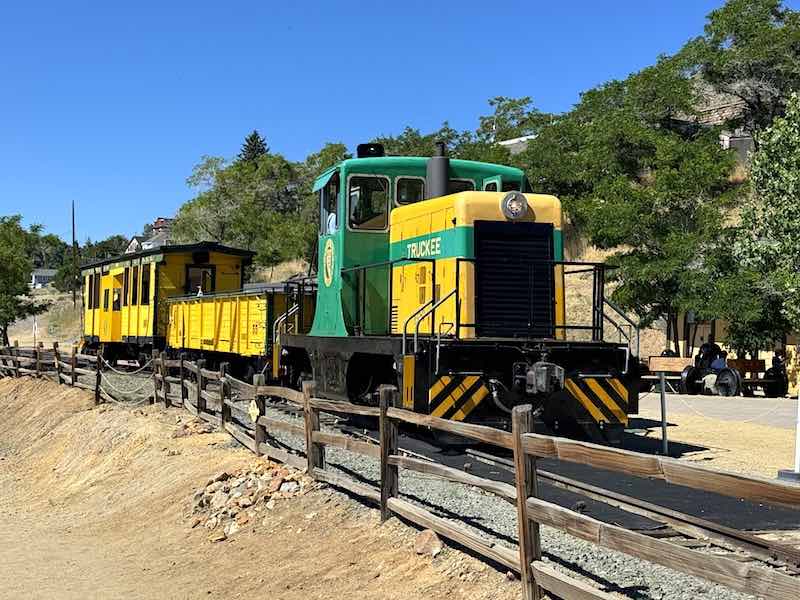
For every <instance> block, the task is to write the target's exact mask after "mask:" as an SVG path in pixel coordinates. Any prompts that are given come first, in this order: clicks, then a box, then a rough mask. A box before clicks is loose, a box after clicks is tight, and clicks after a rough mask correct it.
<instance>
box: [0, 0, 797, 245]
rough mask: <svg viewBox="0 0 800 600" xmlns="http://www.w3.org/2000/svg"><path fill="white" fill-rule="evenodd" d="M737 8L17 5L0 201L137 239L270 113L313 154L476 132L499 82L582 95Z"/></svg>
mask: <svg viewBox="0 0 800 600" xmlns="http://www.w3.org/2000/svg"><path fill="white" fill-rule="evenodd" d="M719 4H721V0H720V1H718V2H713V1H706V0H670V1H669V2H664V1H663V0H661V1H656V0H653V1H645V0H638V1H634V0H615V1H614V2H596V1H589V0H587V1H578V0H571V1H570V0H565V1H562V2H549V1H539V2H535V1H532V0H530V1H522V0H520V1H516V2H512V1H505V0H494V1H493V2H486V1H481V2H473V1H471V0H470V1H465V0H460V1H458V2H455V1H454V2H444V1H436V0H426V1H421V2H419V1H416V0H405V1H403V2H380V1H373V2H366V1H365V2H352V1H348V2H321V1H320V2H308V1H303V0H294V1H291V2H284V1H280V2H268V1H253V2H237V1H229V2H224V3H223V2H213V3H211V2H206V1H204V0H195V1H193V2H178V1H174V2H165V1H163V0H162V1H160V2H149V1H139V2H125V3H121V2H107V1H106V2H81V1H77V0H76V1H72V2H56V1H52V2H7V3H4V6H3V10H2V17H0V214H13V213H22V214H23V215H24V217H25V221H26V222H27V223H34V222H36V223H42V224H44V225H45V226H46V228H47V230H48V231H51V232H54V233H56V234H58V235H60V236H62V237H63V238H65V239H67V238H68V236H69V202H70V200H72V199H75V201H76V203H77V207H78V209H77V210H78V232H79V238H80V239H82V240H83V239H85V238H86V237H87V236H90V237H91V238H92V239H99V238H102V237H105V236H107V235H110V234H112V233H122V234H125V235H132V234H134V233H136V232H137V231H138V230H139V229H140V228H141V226H142V225H143V224H144V223H145V222H147V221H152V220H153V218H155V217H156V216H169V215H172V214H173V213H174V212H175V210H176V209H177V208H178V206H180V204H181V203H182V202H183V201H185V200H186V199H188V198H190V197H191V190H189V189H188V188H187V187H186V184H185V179H186V177H187V175H189V173H190V172H191V169H192V166H193V165H194V164H195V163H196V162H198V160H199V159H200V157H201V156H202V155H204V154H209V155H220V156H233V155H235V154H236V153H237V152H238V150H239V146H240V144H241V141H242V139H243V138H244V136H245V135H246V134H247V133H248V132H249V131H251V130H252V129H254V128H256V129H258V130H259V131H260V132H261V133H262V134H263V135H264V136H265V137H266V138H267V141H268V143H269V145H270V147H271V148H272V150H273V151H277V152H281V153H283V154H284V155H286V156H287V157H288V158H290V159H294V160H301V159H303V158H304V157H305V156H306V155H307V154H309V153H310V152H313V151H315V150H317V149H318V148H319V147H320V146H321V145H322V144H323V143H325V142H326V141H343V142H345V143H346V144H347V145H348V146H350V147H354V146H355V145H356V144H357V143H359V142H361V141H366V140H368V139H369V138H371V137H372V136H374V135H376V134H382V133H396V132H398V131H400V130H401V129H402V128H403V127H404V126H405V125H407V124H410V125H412V126H414V127H418V128H421V129H422V130H424V131H425V130H430V129H433V128H436V127H438V126H439V125H440V124H441V123H442V121H444V120H449V121H450V124H451V125H452V126H454V127H456V128H458V129H464V128H470V129H472V128H474V127H475V126H476V125H477V123H476V121H477V117H478V115H480V114H485V113H487V112H488V108H487V105H486V101H487V99H488V98H491V97H494V96H498V95H504V96H515V97H516V96H525V95H529V96H532V97H533V99H534V102H535V104H536V105H537V106H538V107H539V108H541V109H542V110H546V111H563V110H567V109H569V108H570V106H571V105H572V104H573V103H574V102H575V101H576V100H577V99H578V95H579V93H580V92H581V91H582V90H585V89H587V88H590V87H592V86H594V85H597V84H599V83H602V82H603V81H606V80H608V79H612V78H618V77H624V76H625V75H627V74H628V73H630V72H631V71H634V70H637V69H640V68H642V67H644V66H646V65H648V64H651V63H653V62H654V60H655V58H656V56H657V55H659V54H661V53H672V52H674V51H675V50H677V49H678V48H679V47H680V46H681V45H682V44H683V42H684V41H686V40H687V39H688V38H690V37H693V36H695V35H698V34H699V33H701V31H702V27H703V24H704V16H705V15H706V14H707V13H708V12H709V11H710V10H712V9H713V8H715V7H716V6H718V5H719ZM791 4H793V5H794V2H792V3H791Z"/></svg>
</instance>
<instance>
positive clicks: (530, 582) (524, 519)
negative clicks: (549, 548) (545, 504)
mask: <svg viewBox="0 0 800 600" xmlns="http://www.w3.org/2000/svg"><path fill="white" fill-rule="evenodd" d="M531 431H533V407H532V406H531V405H530V404H526V405H525V406H515V407H514V410H513V411H512V412H511V432H512V434H513V437H514V472H515V476H514V479H515V482H516V486H517V531H518V532H519V572H520V579H521V581H522V598H523V600H539V597H540V591H539V586H538V585H536V580H535V579H534V577H533V570H532V569H531V563H532V562H533V561H535V560H541V557H542V550H541V545H540V541H539V524H538V523H534V522H533V521H531V520H530V519H528V503H527V500H528V497H530V496H534V497H537V496H538V495H539V488H538V483H537V481H536V459H535V458H534V457H532V456H529V455H527V454H525V450H524V449H523V448H522V434H524V433H530V432H531Z"/></svg>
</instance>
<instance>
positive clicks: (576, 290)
mask: <svg viewBox="0 0 800 600" xmlns="http://www.w3.org/2000/svg"><path fill="white" fill-rule="evenodd" d="M610 255H611V252H610V251H608V250H600V249H598V248H595V247H594V246H585V247H584V248H583V250H582V252H581V254H580V255H578V256H576V257H575V258H574V259H572V260H575V261H583V262H604V261H606V260H607V259H608V257H609V256H610ZM564 283H565V288H566V289H565V302H566V309H567V323H571V324H582V325H590V324H591V310H592V274H591V273H581V274H577V275H568V276H567V277H565V281H564ZM613 289H614V284H606V297H608V296H610V294H611V292H612V291H613ZM607 312H608V311H607ZM628 317H630V318H631V319H632V320H633V321H634V322H636V321H638V318H637V317H636V315H634V314H632V313H628ZM615 321H617V322H618V323H620V325H621V324H622V323H621V320H620V319H615ZM623 329H624V330H625V332H626V333H627V332H628V330H627V328H623ZM639 336H640V344H641V350H640V352H639V356H641V357H647V356H654V355H659V354H661V351H662V350H663V349H664V348H665V344H666V333H665V331H664V329H663V327H651V328H647V329H643V330H641V331H640V333H639ZM568 337H569V338H570V339H574V340H588V339H591V335H590V334H589V332H588V331H587V332H574V333H570V334H569V335H568ZM604 338H605V340H606V341H608V342H619V341H620V337H619V333H618V332H617V330H616V329H615V328H614V326H613V325H611V324H610V323H609V322H608V321H606V322H605V324H604Z"/></svg>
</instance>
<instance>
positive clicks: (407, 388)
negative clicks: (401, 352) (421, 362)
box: [403, 354, 417, 410]
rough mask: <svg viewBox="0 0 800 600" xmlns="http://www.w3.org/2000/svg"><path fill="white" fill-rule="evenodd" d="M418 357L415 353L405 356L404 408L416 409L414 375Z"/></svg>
mask: <svg viewBox="0 0 800 600" xmlns="http://www.w3.org/2000/svg"><path fill="white" fill-rule="evenodd" d="M416 366H417V357H416V356H414V355H413V354H407V355H405V356H403V408H405V409H407V410H414V376H415V370H416Z"/></svg>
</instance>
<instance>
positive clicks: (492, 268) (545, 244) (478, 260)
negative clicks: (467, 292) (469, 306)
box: [475, 221, 555, 338]
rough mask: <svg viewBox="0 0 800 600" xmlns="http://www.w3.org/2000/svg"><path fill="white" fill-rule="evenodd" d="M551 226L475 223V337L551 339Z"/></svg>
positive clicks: (545, 224) (552, 279)
mask: <svg viewBox="0 0 800 600" xmlns="http://www.w3.org/2000/svg"><path fill="white" fill-rule="evenodd" d="M542 260H553V225H552V224H547V223H508V222H497V221H476V223H475V281H476V300H475V301H476V317H477V319H476V321H477V334H478V336H479V337H545V338H550V337H553V324H554V323H553V315H554V312H555V311H554V302H555V290H554V277H553V267H552V265H545V264H536V263H535V262H534V261H542Z"/></svg>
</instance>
